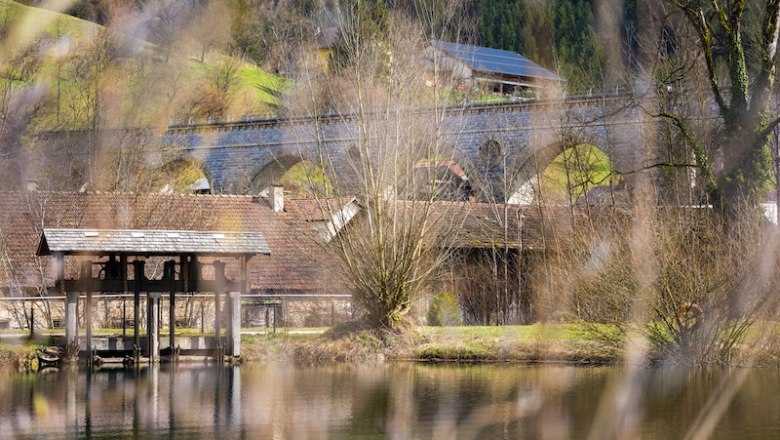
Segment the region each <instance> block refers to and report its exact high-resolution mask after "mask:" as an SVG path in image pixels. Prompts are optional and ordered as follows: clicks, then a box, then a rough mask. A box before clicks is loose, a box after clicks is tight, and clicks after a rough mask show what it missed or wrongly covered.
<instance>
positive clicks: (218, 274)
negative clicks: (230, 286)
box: [214, 260, 225, 353]
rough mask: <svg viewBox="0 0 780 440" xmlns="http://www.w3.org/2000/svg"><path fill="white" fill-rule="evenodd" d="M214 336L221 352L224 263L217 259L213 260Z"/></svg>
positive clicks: (218, 350)
mask: <svg viewBox="0 0 780 440" xmlns="http://www.w3.org/2000/svg"><path fill="white" fill-rule="evenodd" d="M214 281H215V285H216V288H215V289H214V337H215V340H216V344H217V352H219V353H221V352H222V341H221V338H222V317H221V316H220V315H221V314H222V307H221V305H220V300H221V296H222V292H224V291H225V263H223V262H221V261H219V260H217V261H215V262H214Z"/></svg>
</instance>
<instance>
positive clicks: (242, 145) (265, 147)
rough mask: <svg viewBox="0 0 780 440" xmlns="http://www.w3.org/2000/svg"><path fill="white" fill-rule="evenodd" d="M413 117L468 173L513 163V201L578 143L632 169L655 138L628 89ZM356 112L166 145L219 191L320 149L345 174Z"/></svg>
mask: <svg viewBox="0 0 780 440" xmlns="http://www.w3.org/2000/svg"><path fill="white" fill-rule="evenodd" d="M414 112H415V115H414V119H415V120H417V121H425V120H426V118H429V119H430V120H431V124H430V127H432V128H431V130H435V127H439V128H440V130H439V131H438V133H440V136H441V140H442V141H443V143H445V144H447V145H450V146H451V148H452V156H453V159H454V160H455V161H456V162H458V163H459V164H460V165H461V167H463V168H464V169H465V170H466V172H467V173H485V172H488V171H486V170H484V169H480V167H483V168H484V166H482V165H480V164H482V163H484V161H483V160H482V158H483V157H484V156H485V155H486V154H493V155H495V154H498V156H499V161H498V163H499V165H498V168H499V169H497V170H492V171H489V172H491V173H496V172H499V173H500V172H502V171H505V170H504V168H502V167H508V166H509V165H507V164H508V163H512V164H513V165H512V166H513V167H514V168H513V169H514V170H515V175H516V176H519V177H518V178H516V179H514V181H513V184H512V185H513V187H512V188H510V190H509V191H505V192H506V194H503V193H500V194H499V193H498V191H496V192H497V194H496V196H498V197H499V198H502V199H505V200H506V199H508V200H512V201H521V200H524V199H525V198H526V197H527V191H528V188H529V187H530V184H531V183H532V182H533V181H534V178H535V176H537V175H538V174H537V170H538V169H544V168H545V167H546V166H547V165H548V164H549V163H550V162H551V161H552V160H553V159H554V158H555V157H556V156H557V155H558V154H559V153H560V152H562V151H563V150H564V149H566V148H570V147H573V146H576V145H580V144H584V143H587V144H591V145H594V146H596V147H598V148H599V149H601V150H602V151H604V152H605V153H606V154H607V155H608V156H609V157H610V159H611V160H612V165H613V167H614V169H616V170H617V171H618V172H620V173H623V174H631V172H632V171H634V170H636V169H638V168H639V167H640V166H642V164H643V163H644V162H645V161H646V160H647V159H648V158H647V156H646V155H647V153H646V150H648V149H646V148H645V146H646V144H648V143H649V142H652V141H651V140H650V139H652V138H654V136H653V135H652V134H651V133H652V132H651V131H650V132H648V130H646V128H648V127H649V126H650V125H652V124H654V123H655V122H653V121H652V120H651V119H650V118H649V117H647V116H646V115H644V114H643V112H642V111H641V110H640V109H639V108H638V106H636V105H634V102H633V98H632V97H631V96H629V95H611V96H603V95H602V96H593V97H578V98H569V99H564V100H539V101H528V102H511V103H496V104H468V105H458V106H451V107H447V108H445V109H443V112H442V113H440V115H443V116H442V117H440V118H439V119H436V120H438V121H440V123H439V124H438V125H436V124H435V123H434V122H433V121H434V114H435V113H434V112H433V111H432V110H415V111H414ZM357 123H358V122H357V118H356V117H355V116H354V115H350V114H346V115H327V116H321V117H318V118H316V119H314V118H308V117H302V118H287V119H282V118H273V119H247V120H240V121H217V122H211V121H209V122H197V123H189V124H177V125H171V126H170V127H169V129H168V132H167V133H166V134H165V136H164V142H165V143H166V144H168V145H175V146H177V147H179V148H181V151H182V153H183V154H184V155H191V156H192V157H194V158H197V159H198V160H200V161H201V163H202V166H203V168H204V172H205V173H206V175H207V176H208V177H209V181H210V184H211V185H212V188H214V189H215V190H217V191H221V192H231V191H233V190H236V189H238V188H247V185H251V187H252V188H253V189H260V188H262V187H264V186H266V185H267V184H270V183H273V182H274V181H275V180H276V179H278V178H279V177H280V176H281V175H282V174H283V173H284V172H285V171H286V170H287V169H288V168H289V167H291V166H293V165H294V164H295V163H297V162H299V161H301V160H304V159H308V158H309V157H310V156H311V155H312V154H314V151H317V145H319V150H318V151H323V150H324V151H327V154H328V155H329V156H330V160H331V161H332V163H333V164H334V165H333V168H334V170H335V172H336V173H342V172H344V157H345V155H346V154H348V153H347V152H348V150H349V148H350V146H351V145H352V143H353V139H354V133H355V130H356V129H357V127H356V125H357Z"/></svg>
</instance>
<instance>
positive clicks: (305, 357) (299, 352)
mask: <svg viewBox="0 0 780 440" xmlns="http://www.w3.org/2000/svg"><path fill="white" fill-rule="evenodd" d="M242 353H243V356H244V358H245V359H247V360H248V361H272V360H289V361H294V362H296V363H303V364H308V363H321V362H365V361H383V360H399V361H427V362H571V363H581V364H594V363H598V364H606V363H614V362H619V361H620V360H621V359H622V352H621V350H620V349H619V348H617V347H616V346H615V345H614V344H610V343H608V342H605V341H604V340H602V339H598V338H595V337H593V336H591V334H590V333H588V332H586V331H585V330H584V329H583V328H581V327H579V326H577V325H573V324H551V325H527V326H505V327H416V328H414V329H413V330H411V331H410V332H408V333H407V334H403V335H398V334H388V333H378V332H374V331H369V330H364V331H358V332H326V333H324V334H322V335H317V334H287V335H285V334H281V333H277V334H275V335H274V334H271V335H244V336H243V337H242Z"/></svg>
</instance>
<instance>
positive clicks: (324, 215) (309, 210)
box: [284, 196, 355, 222]
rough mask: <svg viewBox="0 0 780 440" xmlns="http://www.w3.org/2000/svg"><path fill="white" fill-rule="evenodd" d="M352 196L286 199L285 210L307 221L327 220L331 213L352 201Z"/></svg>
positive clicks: (329, 218)
mask: <svg viewBox="0 0 780 440" xmlns="http://www.w3.org/2000/svg"><path fill="white" fill-rule="evenodd" d="M354 201H355V198H354V197H350V196H347V197H333V198H330V199H323V200H318V199H288V200H286V201H285V202H284V203H285V210H286V211H288V212H290V213H292V214H294V215H295V216H296V217H298V218H299V219H301V220H304V221H307V222H329V221H330V220H331V215H330V214H331V213H336V212H337V211H339V210H341V209H342V208H343V207H344V206H346V205H349V204H350V203H352V202H354Z"/></svg>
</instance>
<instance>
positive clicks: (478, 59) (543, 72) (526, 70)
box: [431, 40, 563, 81]
mask: <svg viewBox="0 0 780 440" xmlns="http://www.w3.org/2000/svg"><path fill="white" fill-rule="evenodd" d="M431 44H432V45H433V46H434V47H437V48H439V49H441V50H442V51H444V52H445V53H446V54H448V55H449V56H451V57H453V58H455V59H457V60H459V61H461V62H463V63H464V64H466V65H467V66H469V67H470V68H471V69H472V70H477V71H480V72H488V73H498V74H502V75H512V76H522V77H528V78H539V79H544V80H549V81H563V78H561V77H559V76H558V75H556V74H554V73H552V72H550V71H549V70H547V69H545V68H544V67H542V66H540V65H538V64H536V63H534V62H533V61H531V60H529V59H528V58H526V57H524V56H522V55H520V54H518V53H514V52H510V51H508V50H501V49H491V48H489V47H479V46H472V45H470V44H459V43H449V42H446V41H440V40H433V41H431Z"/></svg>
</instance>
